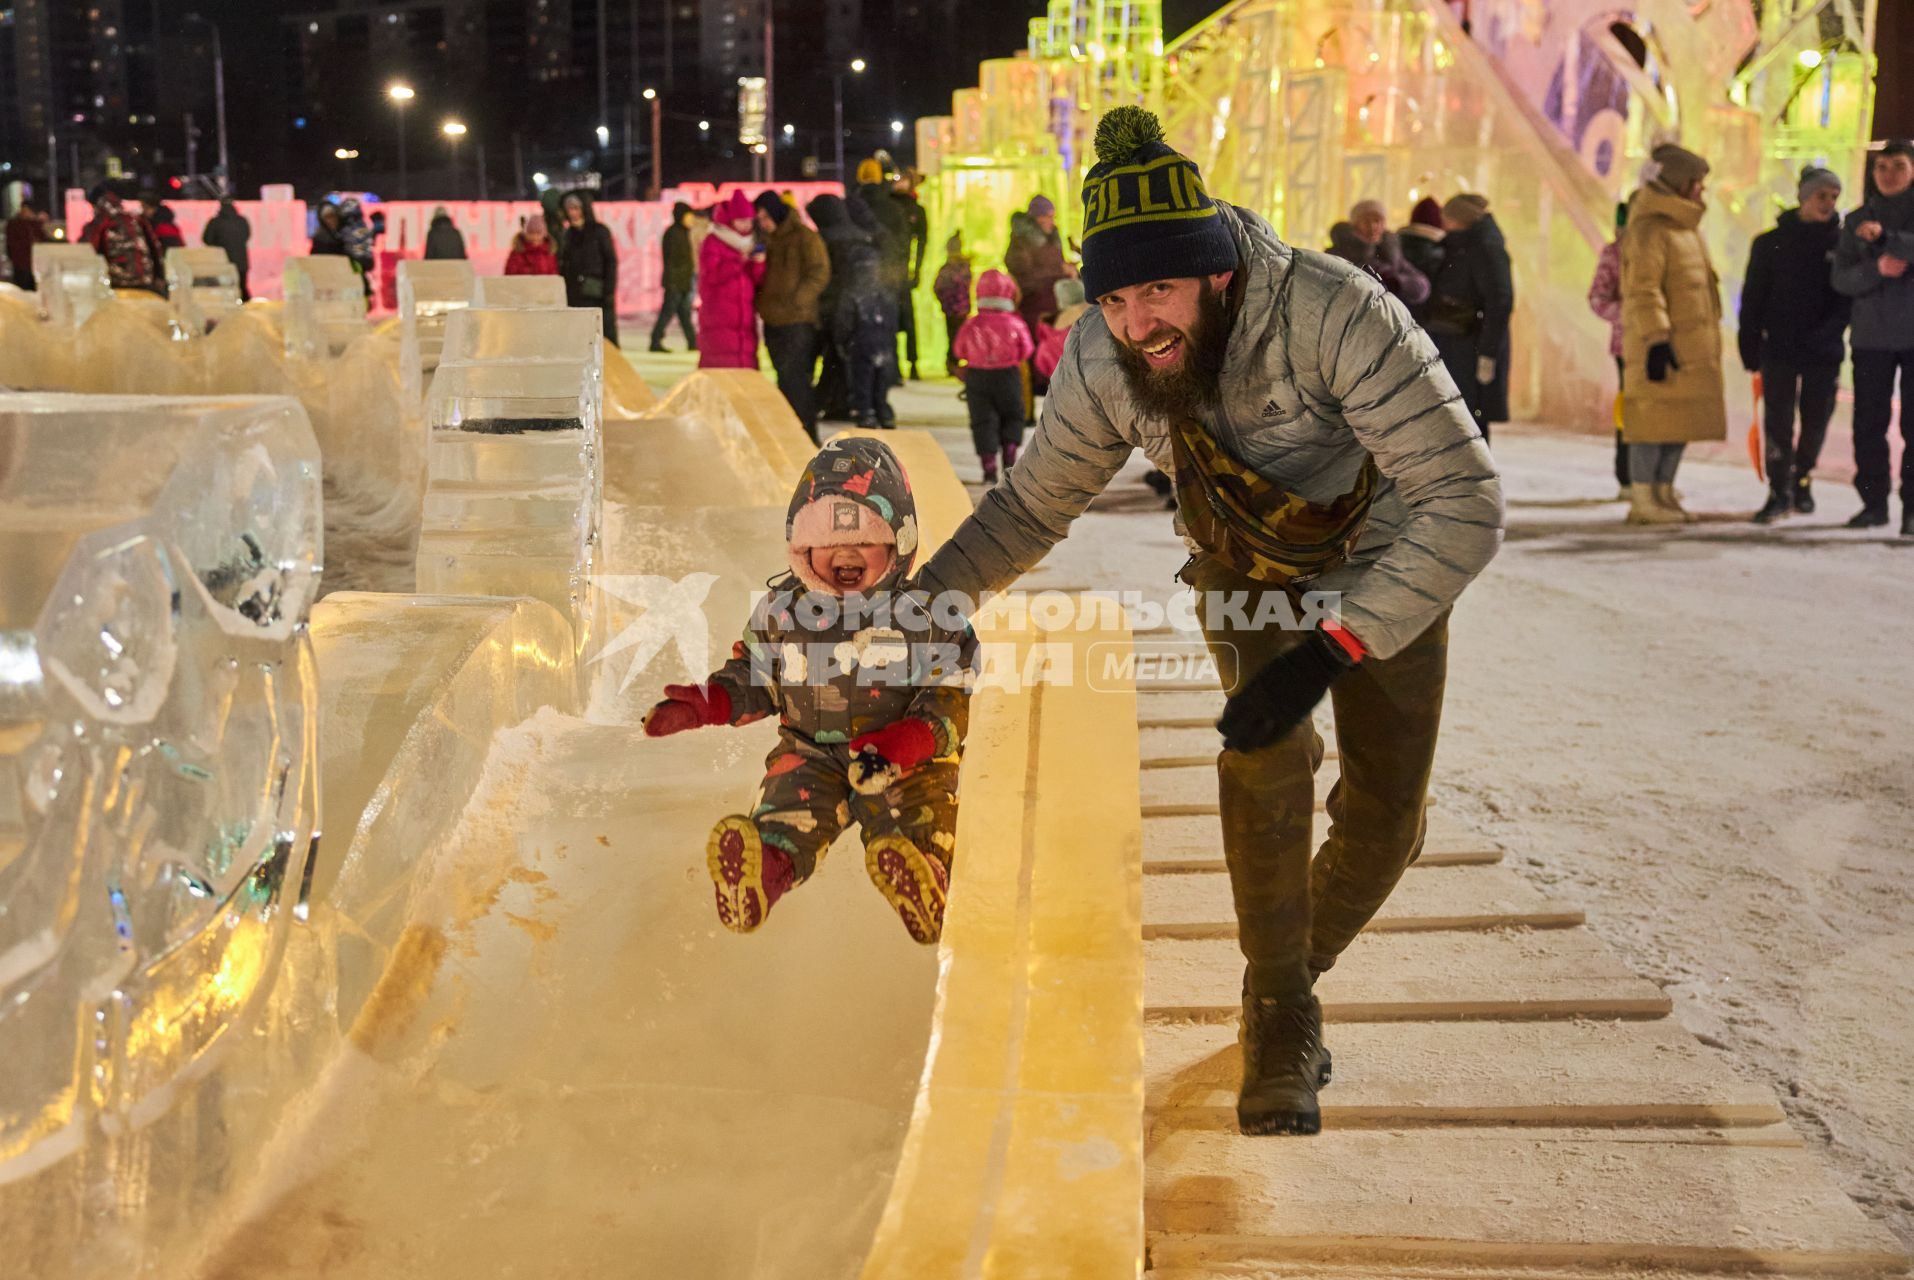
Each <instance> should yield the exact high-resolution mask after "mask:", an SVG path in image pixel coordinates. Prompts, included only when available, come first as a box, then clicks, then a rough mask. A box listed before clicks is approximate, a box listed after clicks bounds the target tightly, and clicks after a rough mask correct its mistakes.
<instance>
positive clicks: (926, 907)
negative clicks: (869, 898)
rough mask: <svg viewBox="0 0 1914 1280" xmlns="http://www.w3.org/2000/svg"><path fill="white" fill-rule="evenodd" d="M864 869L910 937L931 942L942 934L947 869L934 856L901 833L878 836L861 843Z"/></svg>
mask: <svg viewBox="0 0 1914 1280" xmlns="http://www.w3.org/2000/svg"><path fill="white" fill-rule="evenodd" d="M864 870H865V871H866V872H868V873H869V874H870V877H871V883H872V884H874V885H876V886H877V891H878V892H879V893H881V894H883V895H884V899H885V901H887V902H889V903H890V904H891V909H892V910H893V911H895V912H897V918H898V919H900V920H902V921H903V922H904V930H905V932H907V933H909V934H910V936H911V938H912V939H913V940H915V941H917V942H921V943H923V944H924V945H925V946H930V945H931V944H933V943H935V942H936V941H937V939H939V938H941V937H943V936H944V901H945V897H946V895H947V894H948V893H949V892H950V873H949V872H948V871H946V870H945V869H944V864H943V862H941V861H940V860H939V859H938V858H937V857H936V856H934V855H932V854H928V853H925V852H924V851H923V850H921V849H919V848H918V847H917V846H916V845H914V844H912V843H911V842H910V841H909V840H907V839H905V838H904V837H903V836H900V835H885V836H878V837H877V838H876V839H874V840H872V841H871V842H870V843H868V844H866V845H865V846H864Z"/></svg>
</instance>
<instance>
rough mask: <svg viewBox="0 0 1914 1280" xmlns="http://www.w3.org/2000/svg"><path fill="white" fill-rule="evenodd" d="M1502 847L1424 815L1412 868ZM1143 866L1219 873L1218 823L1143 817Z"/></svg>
mask: <svg viewBox="0 0 1914 1280" xmlns="http://www.w3.org/2000/svg"><path fill="white" fill-rule="evenodd" d="M1327 830H1328V824H1327V822H1326V821H1325V820H1323V819H1318V820H1317V821H1316V824H1315V838H1316V839H1317V840H1321V839H1322V838H1323V836H1324V835H1325V834H1326V833H1327ZM1502 855H1503V850H1502V846H1500V845H1498V844H1497V843H1496V842H1495V841H1493V840H1490V839H1489V838H1488V837H1486V836H1483V835H1481V834H1479V833H1477V832H1475V831H1471V830H1470V829H1469V828H1467V827H1465V826H1463V825H1462V824H1461V823H1459V822H1457V821H1456V820H1455V819H1453V818H1448V817H1445V816H1444V815H1443V814H1441V813H1440V812H1431V813H1430V814H1429V829H1428V832H1427V834H1426V836H1425V837H1424V839H1423V842H1422V855H1421V856H1420V857H1419V858H1417V859H1416V860H1415V862H1414V863H1412V864H1411V865H1410V869H1411V870H1416V869H1418V868H1431V867H1452V866H1470V865H1476V864H1481V863H1489V862H1500V861H1501V860H1502ZM1143 869H1144V871H1146V872H1159V873H1160V872H1177V871H1194V872H1204V871H1221V870H1223V869H1224V863H1223V824H1222V822H1221V820H1220V819H1218V818H1217V816H1216V815H1215V814H1213V813H1210V814H1180V815H1167V816H1160V817H1148V818H1145V819H1143Z"/></svg>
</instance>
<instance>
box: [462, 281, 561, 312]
mask: <svg viewBox="0 0 1914 1280" xmlns="http://www.w3.org/2000/svg"><path fill="white" fill-rule="evenodd" d="M472 305H473V306H475V307H492V308H504V307H562V306H564V305H565V281H564V278H563V277H561V276H480V277H479V278H478V286H477V290H476V292H474V293H473V295H472Z"/></svg>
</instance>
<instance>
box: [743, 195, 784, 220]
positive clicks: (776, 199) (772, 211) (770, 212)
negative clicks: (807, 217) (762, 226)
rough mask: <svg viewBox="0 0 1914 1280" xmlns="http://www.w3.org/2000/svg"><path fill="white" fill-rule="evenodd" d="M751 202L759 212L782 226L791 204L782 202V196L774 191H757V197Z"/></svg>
mask: <svg viewBox="0 0 1914 1280" xmlns="http://www.w3.org/2000/svg"><path fill="white" fill-rule="evenodd" d="M751 204H752V207H753V208H755V209H757V211H758V212H759V213H761V214H763V215H764V216H765V217H767V218H769V219H770V220H771V221H772V222H774V223H776V224H777V225H779V226H783V225H784V220H785V219H786V218H788V217H790V216H791V206H790V205H788V204H786V203H784V198H783V197H782V196H780V195H778V193H777V192H775V191H760V192H758V198H757V199H756V200H753V201H752V202H751Z"/></svg>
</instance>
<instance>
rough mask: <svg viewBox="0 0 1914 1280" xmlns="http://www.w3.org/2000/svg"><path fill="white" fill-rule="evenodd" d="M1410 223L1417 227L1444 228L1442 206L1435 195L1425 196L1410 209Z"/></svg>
mask: <svg viewBox="0 0 1914 1280" xmlns="http://www.w3.org/2000/svg"><path fill="white" fill-rule="evenodd" d="M1409 225H1411V226H1415V227H1434V228H1435V229H1436V230H1438V231H1440V230H1441V229H1442V206H1441V205H1440V204H1439V203H1437V202H1436V198H1435V197H1434V196H1424V197H1422V199H1420V200H1418V201H1416V207H1415V208H1413V209H1411V210H1410V211H1409Z"/></svg>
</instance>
